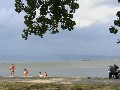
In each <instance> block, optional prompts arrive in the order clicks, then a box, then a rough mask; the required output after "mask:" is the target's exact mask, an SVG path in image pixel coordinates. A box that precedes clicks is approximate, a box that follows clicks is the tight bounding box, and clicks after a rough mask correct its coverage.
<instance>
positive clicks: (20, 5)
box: [15, 0, 79, 40]
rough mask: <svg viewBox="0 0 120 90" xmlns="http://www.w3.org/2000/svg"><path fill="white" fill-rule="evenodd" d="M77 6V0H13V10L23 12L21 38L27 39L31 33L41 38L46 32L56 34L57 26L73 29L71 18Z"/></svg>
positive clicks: (73, 24) (73, 22) (73, 23)
mask: <svg viewBox="0 0 120 90" xmlns="http://www.w3.org/2000/svg"><path fill="white" fill-rule="evenodd" d="M78 8H79V4H78V3H77V0H15V11H16V12H18V13H20V12H22V11H23V12H25V16H24V23H25V25H26V28H25V29H24V30H23V32H24V33H23V34H22V38H24V39H25V40H27V38H28V35H31V34H32V33H33V34H35V35H37V36H40V37H41V38H42V37H43V35H44V34H45V33H46V32H49V33H50V34H56V33H58V32H59V30H58V27H61V28H62V29H63V30H65V29H68V30H69V31H71V30H73V27H74V26H75V25H76V23H75V21H73V20H72V18H73V14H74V13H75V11H76V9H78ZM37 11H38V12H37Z"/></svg>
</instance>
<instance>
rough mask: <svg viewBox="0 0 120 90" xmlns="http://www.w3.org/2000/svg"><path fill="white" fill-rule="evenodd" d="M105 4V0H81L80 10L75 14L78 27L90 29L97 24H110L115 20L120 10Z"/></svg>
mask: <svg viewBox="0 0 120 90" xmlns="http://www.w3.org/2000/svg"><path fill="white" fill-rule="evenodd" d="M104 2H105V0H99V1H98V0H89V1H88V0H79V1H78V3H79V5H80V8H79V9H78V10H77V11H76V13H75V14H74V20H75V21H76V24H77V25H76V26H77V27H89V26H91V25H93V24H95V23H108V22H110V20H113V18H114V19H115V15H116V12H117V11H118V10H119V9H120V8H119V7H117V6H114V7H113V6H112V5H111V6H110V4H109V2H108V4H106V3H105V4H104ZM116 2H117V1H116Z"/></svg>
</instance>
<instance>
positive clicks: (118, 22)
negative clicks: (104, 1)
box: [109, 0, 120, 43]
mask: <svg viewBox="0 0 120 90" xmlns="http://www.w3.org/2000/svg"><path fill="white" fill-rule="evenodd" d="M118 2H119V3H120V0H118ZM116 16H117V17H118V18H117V20H114V25H115V26H111V28H109V31H110V33H114V34H116V33H118V29H117V28H116V27H120V11H118V12H117V13H116ZM117 43H120V40H118V42H117Z"/></svg>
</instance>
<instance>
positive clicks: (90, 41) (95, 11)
mask: <svg viewBox="0 0 120 90" xmlns="http://www.w3.org/2000/svg"><path fill="white" fill-rule="evenodd" d="M78 3H79V6H80V8H79V9H78V10H76V13H75V14H74V18H73V20H75V21H76V26H75V27H74V30H73V31H68V30H60V32H59V33H58V34H56V35H51V34H46V35H44V37H43V38H40V37H36V36H34V35H31V36H29V38H28V40H24V39H23V38H22V37H21V34H22V33H23V32H22V30H23V29H24V28H25V25H24V18H23V17H24V13H20V14H18V13H17V12H15V7H14V0H0V55H28V56H40V55H49V54H75V55H112V56H115V55H120V44H117V43H116V42H117V39H118V38H120V36H119V35H120V34H119V33H118V34H116V35H114V34H111V33H109V28H110V27H111V25H113V21H114V20H115V19H116V18H117V17H116V12H117V11H118V10H119V9H120V7H119V3H118V2H117V0H78Z"/></svg>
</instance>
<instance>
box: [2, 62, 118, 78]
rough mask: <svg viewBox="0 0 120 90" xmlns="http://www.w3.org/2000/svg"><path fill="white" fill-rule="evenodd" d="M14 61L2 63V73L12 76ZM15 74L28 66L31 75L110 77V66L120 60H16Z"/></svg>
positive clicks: (19, 73)
mask: <svg viewBox="0 0 120 90" xmlns="http://www.w3.org/2000/svg"><path fill="white" fill-rule="evenodd" d="M11 64H12V62H6V63H5V62H4V63H3V62H1V63H0V75H1V76H10V70H9V67H10V65H11ZM14 64H15V66H16V69H15V76H23V71H24V69H25V68H26V69H27V70H28V71H29V76H37V74H38V72H42V74H43V73H44V72H47V73H48V76H52V77H53V76H57V77H59V76H60V77H108V72H107V71H108V66H109V65H114V64H117V65H118V66H120V60H99V61H74V62H72V61H71V62H67V61H66V62H19V63H18V62H14Z"/></svg>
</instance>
